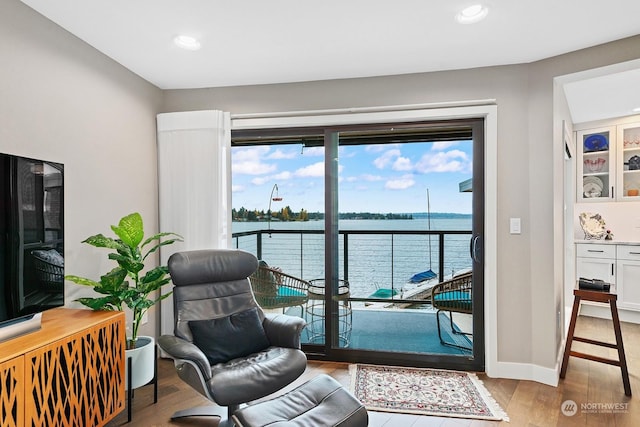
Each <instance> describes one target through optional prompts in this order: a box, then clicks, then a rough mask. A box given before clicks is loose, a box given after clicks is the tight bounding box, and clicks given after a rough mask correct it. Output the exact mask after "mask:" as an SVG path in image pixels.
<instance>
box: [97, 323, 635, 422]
mask: <svg viewBox="0 0 640 427" xmlns="http://www.w3.org/2000/svg"><path fill="white" fill-rule="evenodd" d="M622 334H623V340H624V344H625V352H626V357H627V364H628V367H629V373H630V379H631V390H632V392H633V393H634V396H633V397H627V396H625V395H624V390H623V387H622V377H621V373H620V368H618V367H615V366H610V365H606V364H602V363H597V362H592V361H588V360H584V359H578V358H575V357H572V358H570V360H569V368H568V371H567V375H566V378H565V379H564V380H560V382H559V384H558V387H552V386H548V385H544V384H539V383H536V382H532V381H518V380H507V379H495V378H489V377H487V376H486V375H484V374H482V373H481V374H479V377H480V378H481V379H482V380H483V381H484V384H485V386H486V387H487V389H488V390H489V392H491V394H492V395H493V397H494V398H495V399H496V401H497V402H498V403H499V404H500V405H501V406H502V408H503V409H505V410H506V411H507V413H508V415H509V417H510V422H509V423H506V422H495V421H479V420H468V419H460V418H442V417H429V416H417V415H405V414H390V413H382V412H372V411H369V420H370V422H369V426H371V427H381V426H384V427H396V426H397V427H435V426H438V427H467V426H468V427H478V426H496V425H499V424H500V425H504V426H513V427H519V426H598V427H600V426H616V427H620V426H624V427H636V426H640V325H635V324H629V323H623V324H622ZM576 336H583V337H587V336H588V337H591V338H593V339H600V340H606V341H609V342H614V341H615V338H614V336H613V329H612V327H611V321H607V320H603V319H595V318H591V317H580V318H579V319H578V323H577V327H576ZM573 349H574V350H580V349H582V351H587V352H590V353H594V354H598V355H601V356H604V357H609V358H614V359H615V358H617V353H616V351H615V350H612V349H607V348H601V347H595V348H594V347H593V346H588V345H587V344H583V343H574V346H573ZM320 373H327V374H329V375H331V376H333V377H334V378H336V379H337V380H338V381H340V382H341V383H342V384H344V385H345V386H348V384H349V372H348V365H347V364H344V363H324V362H313V361H310V362H309V364H308V368H307V371H306V372H305V373H304V375H303V376H302V377H301V378H299V380H298V381H297V382H296V383H294V384H293V385H291V386H290V387H289V388H287V389H286V390H288V389H290V388H293V387H294V386H297V385H299V384H300V383H302V382H304V381H307V380H308V379H310V378H312V377H314V376H316V375H318V374H320ZM158 376H159V387H158V395H159V396H158V403H157V404H155V405H154V404H153V387H152V386H146V387H143V388H140V389H138V390H136V394H135V400H134V405H133V420H132V422H131V423H130V424H128V425H129V426H144V427H148V426H192V427H194V426H195V427H199V426H210V427H211V426H216V425H217V423H216V422H215V421H213V420H214V419H206V418H200V419H197V418H191V419H183V420H177V421H171V420H170V417H171V414H173V413H174V412H175V411H177V410H179V409H185V408H189V407H192V406H201V405H207V404H208V402H207V400H206V399H205V398H203V397H201V396H200V395H199V394H198V393H196V392H195V391H193V390H192V389H191V388H190V387H189V386H187V385H186V384H185V383H183V382H182V381H181V380H180V379H179V378H178V377H177V375H176V374H175V370H174V368H173V363H172V361H170V360H166V359H161V360H160V361H159V375H158ZM566 400H573V401H575V402H576V404H577V405H578V411H577V413H576V414H575V415H573V416H566V415H563V413H562V411H561V404H562V402H564V401H566ZM612 404H618V406H619V407H621V408H622V409H623V411H622V412H620V413H612V412H610V411H607V409H602V408H601V407H602V406H603V405H612ZM583 406H584V409H583V408H582V407H583ZM624 407H626V410H624ZM586 408H589V409H586ZM126 421H127V414H126V410H125V411H123V412H122V413H121V414H119V415H118V417H117V418H116V419H114V420H113V421H112V422H111V423H109V426H110V427H113V426H120V425H127V424H126Z"/></svg>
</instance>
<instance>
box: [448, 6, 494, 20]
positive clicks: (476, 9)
mask: <svg viewBox="0 0 640 427" xmlns="http://www.w3.org/2000/svg"><path fill="white" fill-rule="evenodd" d="M488 13H489V8H487V7H486V6H483V5H481V4H474V5H473V6H469V7H466V8H464V9H462V10H461V11H460V12H458V14H457V15H456V21H458V22H459V23H461V24H473V23H474V22H478V21H481V20H482V19H484V17H485V16H487V14H488Z"/></svg>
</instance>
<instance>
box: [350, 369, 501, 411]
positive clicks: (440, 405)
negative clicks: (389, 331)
mask: <svg viewBox="0 0 640 427" xmlns="http://www.w3.org/2000/svg"><path fill="white" fill-rule="evenodd" d="M349 371H350V374H351V392H352V393H353V394H354V396H356V397H357V398H358V400H360V401H361V402H362V403H363V404H364V405H365V407H366V408H367V409H369V410H371V411H383V412H399V413H405V414H418V415H434V416H444V417H457V418H473V419H481V420H496V421H509V417H508V416H507V414H506V412H505V411H504V410H503V409H502V408H500V405H498V403H497V402H496V401H495V400H494V399H493V398H492V397H491V394H490V393H489V391H488V390H487V389H486V388H485V387H484V385H483V384H482V381H480V379H478V377H477V376H476V375H475V374H473V373H469V372H459V371H447V370H439V369H420V368H401V367H393V366H375V365H360V364H357V365H350V366H349Z"/></svg>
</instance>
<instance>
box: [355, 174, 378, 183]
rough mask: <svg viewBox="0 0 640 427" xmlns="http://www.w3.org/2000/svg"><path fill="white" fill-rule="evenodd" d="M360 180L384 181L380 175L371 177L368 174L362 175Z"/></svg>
mask: <svg viewBox="0 0 640 427" xmlns="http://www.w3.org/2000/svg"><path fill="white" fill-rule="evenodd" d="M360 178H361V179H363V180H364V181H371V182H373V181H382V179H383V178H382V177H381V176H380V175H371V174H368V173H365V174H362V175H360Z"/></svg>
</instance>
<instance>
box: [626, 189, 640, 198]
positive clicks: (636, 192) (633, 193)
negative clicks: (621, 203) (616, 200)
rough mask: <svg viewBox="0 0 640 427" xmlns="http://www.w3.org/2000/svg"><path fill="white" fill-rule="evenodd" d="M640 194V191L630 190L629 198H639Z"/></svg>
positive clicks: (628, 191) (628, 192)
mask: <svg viewBox="0 0 640 427" xmlns="http://www.w3.org/2000/svg"><path fill="white" fill-rule="evenodd" d="M638 194H640V190H638V189H637V188H630V189H628V190H627V196H629V197H637V196H638Z"/></svg>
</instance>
